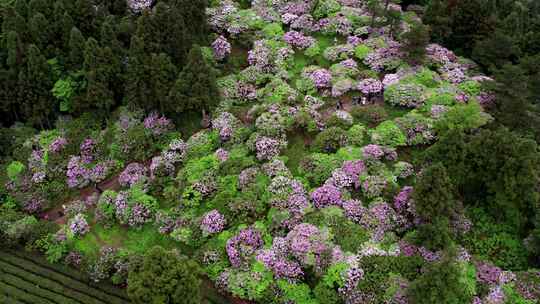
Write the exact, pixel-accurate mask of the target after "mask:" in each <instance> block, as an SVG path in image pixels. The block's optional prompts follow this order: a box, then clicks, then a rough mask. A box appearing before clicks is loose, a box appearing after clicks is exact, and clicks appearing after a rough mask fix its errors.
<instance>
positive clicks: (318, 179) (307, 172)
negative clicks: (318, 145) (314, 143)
mask: <svg viewBox="0 0 540 304" xmlns="http://www.w3.org/2000/svg"><path fill="white" fill-rule="evenodd" d="M339 166H340V162H339V160H338V159H337V158H336V157H335V156H333V155H328V154H322V153H314V154H311V155H309V156H308V157H307V158H306V159H304V160H303V161H302V162H301V163H300V168H299V169H298V172H299V173H300V175H302V176H303V177H305V178H306V179H307V180H308V181H309V183H310V184H311V185H312V186H316V185H320V184H322V183H323V182H324V181H325V180H326V179H327V178H329V177H330V176H331V175H332V171H334V169H336V168H338V167H339Z"/></svg>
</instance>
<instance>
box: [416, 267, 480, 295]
mask: <svg viewBox="0 0 540 304" xmlns="http://www.w3.org/2000/svg"><path fill="white" fill-rule="evenodd" d="M475 280H476V278H475V275H474V271H468V269H467V268H466V267H465V266H464V264H460V263H458V262H456V261H455V259H454V258H453V257H444V258H443V260H442V261H440V262H435V263H428V265H427V266H426V270H425V271H424V272H423V273H422V274H421V275H420V277H419V278H417V279H416V280H414V281H413V282H412V283H411V285H410V287H409V288H408V290H407V294H408V297H409V300H410V301H411V303H417V304H424V303H425V304H432V303H441V304H465V303H471V301H472V298H473V296H474V293H475V290H474V284H475ZM471 287H472V288H471Z"/></svg>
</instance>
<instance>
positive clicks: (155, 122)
mask: <svg viewBox="0 0 540 304" xmlns="http://www.w3.org/2000/svg"><path fill="white" fill-rule="evenodd" d="M143 124H144V127H145V128H146V129H147V130H149V131H150V132H151V134H153V135H156V136H158V135H162V134H164V133H165V132H167V131H169V130H171V129H172V128H174V125H173V123H172V121H171V120H169V119H167V118H166V117H165V116H159V114H158V113H155V112H154V113H152V114H150V115H148V117H146V118H145V119H144V122H143Z"/></svg>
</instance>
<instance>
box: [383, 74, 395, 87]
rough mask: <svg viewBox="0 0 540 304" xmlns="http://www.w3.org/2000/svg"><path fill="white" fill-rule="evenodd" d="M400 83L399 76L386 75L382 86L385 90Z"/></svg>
mask: <svg viewBox="0 0 540 304" xmlns="http://www.w3.org/2000/svg"><path fill="white" fill-rule="evenodd" d="M398 82H399V75H398V74H386V75H384V78H383V81H382V84H383V86H384V88H387V87H389V86H391V85H393V84H396V83H398Z"/></svg>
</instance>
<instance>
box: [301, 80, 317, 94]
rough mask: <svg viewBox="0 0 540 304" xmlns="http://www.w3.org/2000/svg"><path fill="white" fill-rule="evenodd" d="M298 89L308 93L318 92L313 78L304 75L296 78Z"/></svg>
mask: <svg viewBox="0 0 540 304" xmlns="http://www.w3.org/2000/svg"><path fill="white" fill-rule="evenodd" d="M296 89H297V90H298V91H300V92H301V93H303V94H306V95H314V94H315V93H317V88H316V87H315V83H313V80H311V78H306V77H302V78H300V79H297V80H296Z"/></svg>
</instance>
